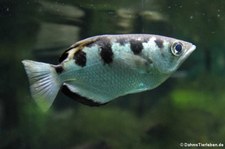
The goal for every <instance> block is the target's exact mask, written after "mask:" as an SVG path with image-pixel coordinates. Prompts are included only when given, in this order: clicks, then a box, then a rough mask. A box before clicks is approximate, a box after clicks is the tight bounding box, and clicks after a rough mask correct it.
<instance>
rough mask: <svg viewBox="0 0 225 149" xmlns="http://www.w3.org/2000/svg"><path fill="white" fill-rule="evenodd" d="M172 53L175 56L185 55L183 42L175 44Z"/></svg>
mask: <svg viewBox="0 0 225 149" xmlns="http://www.w3.org/2000/svg"><path fill="white" fill-rule="evenodd" d="M171 52H172V53H173V55H175V56H180V55H181V54H182V53H183V44H182V43H181V42H174V43H173V45H172V46H171Z"/></svg>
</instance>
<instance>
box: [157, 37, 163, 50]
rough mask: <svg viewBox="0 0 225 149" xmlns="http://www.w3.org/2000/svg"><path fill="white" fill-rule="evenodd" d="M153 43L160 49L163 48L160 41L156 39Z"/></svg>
mask: <svg viewBox="0 0 225 149" xmlns="http://www.w3.org/2000/svg"><path fill="white" fill-rule="evenodd" d="M155 43H156V45H157V46H158V47H159V48H160V49H161V48H163V41H162V40H161V39H156V40H155Z"/></svg>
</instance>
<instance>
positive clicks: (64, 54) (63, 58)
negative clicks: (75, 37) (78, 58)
mask: <svg viewBox="0 0 225 149" xmlns="http://www.w3.org/2000/svg"><path fill="white" fill-rule="evenodd" d="M73 48H74V47H70V48H68V49H67V50H66V51H64V52H63V54H62V55H61V56H60V58H59V62H60V63H61V62H62V61H64V60H65V59H66V58H67V57H68V55H69V53H68V51H69V50H71V49H73Z"/></svg>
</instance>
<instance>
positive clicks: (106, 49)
mask: <svg viewBox="0 0 225 149" xmlns="http://www.w3.org/2000/svg"><path fill="white" fill-rule="evenodd" d="M98 45H99V46H100V48H101V52H100V56H101V58H102V60H103V61H104V63H106V64H110V63H112V61H113V51H112V47H111V43H110V40H109V39H107V38H102V39H101V40H99V42H98Z"/></svg>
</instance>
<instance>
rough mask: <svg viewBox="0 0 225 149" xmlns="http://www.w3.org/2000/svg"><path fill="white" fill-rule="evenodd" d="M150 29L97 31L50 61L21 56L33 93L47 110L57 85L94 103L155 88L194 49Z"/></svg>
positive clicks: (188, 44)
mask: <svg viewBox="0 0 225 149" xmlns="http://www.w3.org/2000/svg"><path fill="white" fill-rule="evenodd" d="M195 48H196V47H195V45H193V44H192V43H189V42H186V41H182V40H179V39H174V38H170V37H165V36H159V35H151V34H122V35H99V36H94V37H90V38H87V39H84V40H81V41H78V42H76V43H75V44H73V45H72V46H71V47H69V48H68V50H66V51H65V52H64V53H63V54H62V55H61V57H60V58H59V62H60V64H58V65H52V64H47V63H42V62H36V61H31V60H23V61H22V63H23V64H24V67H25V71H26V73H27V75H28V79H29V83H30V90H31V95H32V97H33V99H34V100H35V101H36V102H37V104H38V105H39V106H40V108H41V109H42V110H43V111H47V110H48V109H49V107H50V106H51V105H52V103H53V101H54V99H55V98H56V96H57V94H58V92H59V90H61V91H62V92H63V93H64V94H65V95H67V96H69V97H71V98H73V99H75V100H77V101H79V102H81V103H83V104H86V105H90V106H99V105H104V104H106V103H108V102H109V101H111V100H114V99H115V98H117V97H120V96H123V95H126V94H130V93H137V92H142V91H146V90H150V89H153V88H155V87H157V86H159V85H160V84H161V83H162V82H164V81H165V80H166V79H167V78H168V77H169V76H170V75H171V74H172V73H173V72H174V71H175V70H177V68H178V67H179V66H180V65H181V63H182V62H184V60H185V59H186V58H187V57H189V55H190V54H191V53H192V52H193V51H194V50H195Z"/></svg>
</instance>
